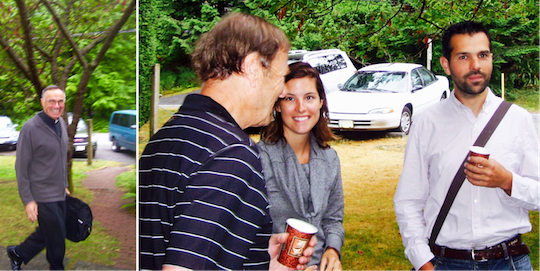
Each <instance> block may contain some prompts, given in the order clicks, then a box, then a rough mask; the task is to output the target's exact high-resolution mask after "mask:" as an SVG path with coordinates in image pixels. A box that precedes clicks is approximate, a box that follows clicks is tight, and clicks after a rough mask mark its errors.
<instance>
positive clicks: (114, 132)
mask: <svg viewBox="0 0 540 271" xmlns="http://www.w3.org/2000/svg"><path fill="white" fill-rule="evenodd" d="M136 116H137V110H119V111H114V112H113V113H112V115H111V119H110V122H109V140H111V141H112V146H111V149H112V150H113V151H116V152H117V151H120V149H122V147H124V148H126V149H128V150H131V151H136V150H137V121H136Z"/></svg>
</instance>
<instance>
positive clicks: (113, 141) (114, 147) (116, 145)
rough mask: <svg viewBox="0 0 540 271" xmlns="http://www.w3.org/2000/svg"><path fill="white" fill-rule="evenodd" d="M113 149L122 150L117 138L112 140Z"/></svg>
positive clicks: (115, 150)
mask: <svg viewBox="0 0 540 271" xmlns="http://www.w3.org/2000/svg"><path fill="white" fill-rule="evenodd" d="M111 150H113V151H114V152H119V151H120V146H118V142H116V138H113V140H112V146H111Z"/></svg>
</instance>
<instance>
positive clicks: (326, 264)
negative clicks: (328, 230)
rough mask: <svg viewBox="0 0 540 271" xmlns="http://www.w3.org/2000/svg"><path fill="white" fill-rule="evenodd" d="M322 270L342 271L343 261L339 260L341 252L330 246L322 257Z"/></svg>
mask: <svg viewBox="0 0 540 271" xmlns="http://www.w3.org/2000/svg"><path fill="white" fill-rule="evenodd" d="M320 267H321V268H320V270H321V271H324V270H336V271H341V261H340V260H339V253H338V252H337V251H336V250H335V249H333V248H331V247H329V248H327V249H326V251H325V252H324V253H323V255H322V258H321V266H320Z"/></svg>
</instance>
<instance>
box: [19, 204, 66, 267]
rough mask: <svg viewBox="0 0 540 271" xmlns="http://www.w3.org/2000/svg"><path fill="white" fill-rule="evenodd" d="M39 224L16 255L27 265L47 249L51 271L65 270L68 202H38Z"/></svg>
mask: <svg viewBox="0 0 540 271" xmlns="http://www.w3.org/2000/svg"><path fill="white" fill-rule="evenodd" d="M38 223H39V226H38V227H37V228H36V231H35V232H34V233H32V234H31V235H30V236H28V238H26V240H24V242H23V243H22V244H21V245H19V247H17V250H16V253H17V254H18V255H19V256H20V257H21V259H22V260H23V261H24V263H25V264H26V263H28V262H29V261H30V260H31V259H32V258H34V256H36V255H37V254H38V253H40V252H41V251H42V250H43V249H44V248H46V249H47V261H49V264H50V269H51V270H63V269H64V263H63V262H64V254H65V252H66V202H65V201H59V202H47V203H39V202H38Z"/></svg>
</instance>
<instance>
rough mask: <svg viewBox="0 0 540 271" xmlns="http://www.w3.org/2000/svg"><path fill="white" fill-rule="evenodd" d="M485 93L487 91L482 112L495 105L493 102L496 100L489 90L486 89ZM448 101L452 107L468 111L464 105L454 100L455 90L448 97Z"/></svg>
mask: <svg viewBox="0 0 540 271" xmlns="http://www.w3.org/2000/svg"><path fill="white" fill-rule="evenodd" d="M485 91H487V92H488V93H487V96H486V100H485V101H484V104H483V105H482V111H486V110H488V108H490V107H491V106H492V105H493V104H494V103H495V100H496V99H497V96H495V94H493V92H492V91H491V88H489V87H486V90H485ZM449 100H450V102H451V103H452V104H453V105H454V106H457V107H458V108H460V109H462V110H467V109H469V108H468V107H466V106H465V105H464V104H462V103H461V102H460V101H459V100H458V99H457V98H456V90H455V89H454V90H452V94H451V95H450V98H449ZM469 110H470V109H469Z"/></svg>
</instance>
